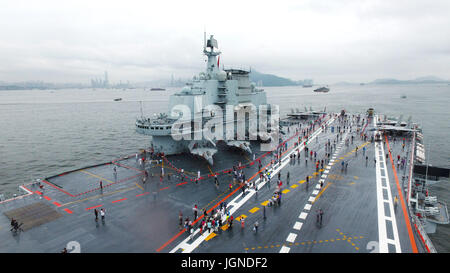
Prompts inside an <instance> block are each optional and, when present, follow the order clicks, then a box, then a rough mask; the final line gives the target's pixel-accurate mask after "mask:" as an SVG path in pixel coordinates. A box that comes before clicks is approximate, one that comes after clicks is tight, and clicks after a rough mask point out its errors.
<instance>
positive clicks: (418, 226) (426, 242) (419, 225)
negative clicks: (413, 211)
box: [411, 215, 437, 253]
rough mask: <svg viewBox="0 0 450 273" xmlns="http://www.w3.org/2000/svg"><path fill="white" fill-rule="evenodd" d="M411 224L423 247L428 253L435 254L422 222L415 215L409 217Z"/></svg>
mask: <svg viewBox="0 0 450 273" xmlns="http://www.w3.org/2000/svg"><path fill="white" fill-rule="evenodd" d="M411 220H412V223H413V224H414V227H415V229H416V231H417V233H418V235H419V237H420V239H421V240H422V243H423V245H424V246H425V248H426V249H427V251H428V252H429V253H437V251H436V248H434V245H433V243H432V242H431V240H430V238H429V237H428V234H427V233H426V231H425V229H424V228H423V226H422V222H421V221H420V220H419V218H418V217H417V216H415V215H413V216H412V217H411Z"/></svg>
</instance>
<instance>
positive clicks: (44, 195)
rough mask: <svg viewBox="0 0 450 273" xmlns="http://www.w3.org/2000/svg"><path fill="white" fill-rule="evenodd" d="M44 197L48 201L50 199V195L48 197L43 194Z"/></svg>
mask: <svg viewBox="0 0 450 273" xmlns="http://www.w3.org/2000/svg"><path fill="white" fill-rule="evenodd" d="M43 197H44V198H45V199H47V200H48V201H50V200H52V199H51V198H50V197H48V196H45V195H44V196H43Z"/></svg>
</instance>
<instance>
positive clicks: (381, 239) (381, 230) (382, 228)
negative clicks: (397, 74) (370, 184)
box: [373, 116, 402, 253]
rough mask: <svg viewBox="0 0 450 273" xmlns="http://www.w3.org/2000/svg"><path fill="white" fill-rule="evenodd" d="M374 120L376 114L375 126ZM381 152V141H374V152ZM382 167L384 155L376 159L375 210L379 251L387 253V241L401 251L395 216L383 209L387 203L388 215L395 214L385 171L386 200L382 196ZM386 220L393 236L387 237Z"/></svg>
mask: <svg viewBox="0 0 450 273" xmlns="http://www.w3.org/2000/svg"><path fill="white" fill-rule="evenodd" d="M376 120H377V116H375V117H374V119H373V122H374V126H376ZM377 133H378V131H374V136H375V135H376V134H377ZM380 152H381V153H382V154H384V149H383V145H382V144H381V143H375V153H380ZM382 167H383V168H384V169H385V170H386V160H385V157H383V159H382V160H377V162H376V168H375V173H376V185H377V212H378V245H379V252H380V253H388V252H389V247H388V243H389V242H391V244H392V245H394V246H395V252H396V253H401V252H402V249H401V247H400V240H399V236H398V229H397V221H396V219H395V217H392V218H391V217H387V216H386V215H385V211H384V203H385V202H387V203H389V212H390V215H395V213H394V206H393V204H392V196H391V188H390V183H389V177H388V175H387V172H386V177H385V179H386V185H387V187H386V191H387V195H388V196H387V200H385V199H384V197H383V185H382V181H381V168H382ZM386 221H391V223H392V230H393V236H394V238H393V239H391V238H388V237H387V232H386Z"/></svg>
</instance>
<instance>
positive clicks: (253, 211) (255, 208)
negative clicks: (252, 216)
mask: <svg viewBox="0 0 450 273" xmlns="http://www.w3.org/2000/svg"><path fill="white" fill-rule="evenodd" d="M258 210H259V208H258V207H254V208H252V209H251V210H249V212H250V213H255V212H257V211H258Z"/></svg>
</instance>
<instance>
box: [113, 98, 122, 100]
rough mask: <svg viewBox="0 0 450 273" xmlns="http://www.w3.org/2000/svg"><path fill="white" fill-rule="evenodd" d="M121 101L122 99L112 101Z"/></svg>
mask: <svg viewBox="0 0 450 273" xmlns="http://www.w3.org/2000/svg"><path fill="white" fill-rule="evenodd" d="M121 100H122V98H117V99H114V101H121Z"/></svg>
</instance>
